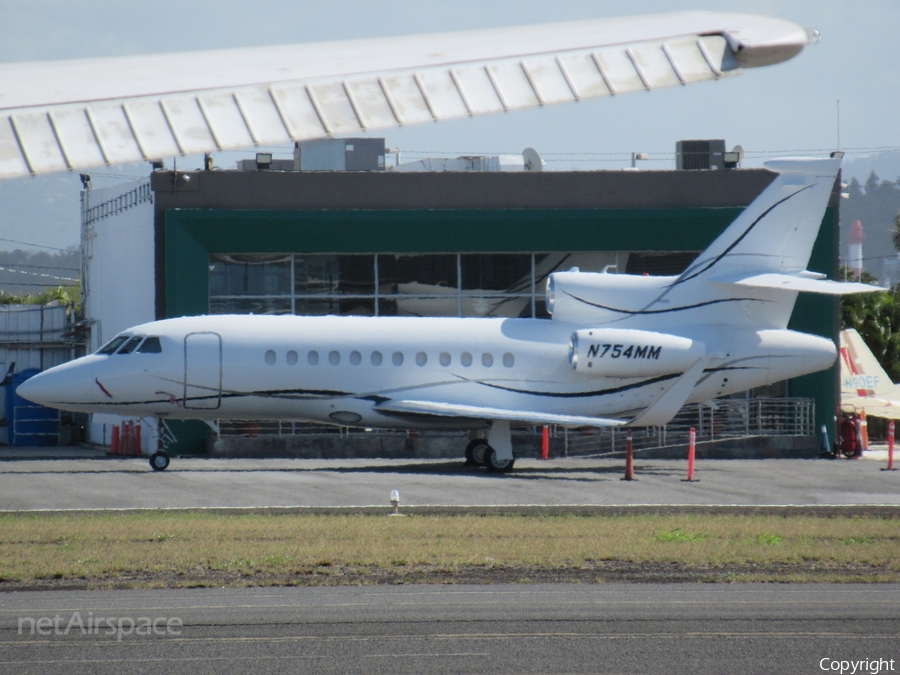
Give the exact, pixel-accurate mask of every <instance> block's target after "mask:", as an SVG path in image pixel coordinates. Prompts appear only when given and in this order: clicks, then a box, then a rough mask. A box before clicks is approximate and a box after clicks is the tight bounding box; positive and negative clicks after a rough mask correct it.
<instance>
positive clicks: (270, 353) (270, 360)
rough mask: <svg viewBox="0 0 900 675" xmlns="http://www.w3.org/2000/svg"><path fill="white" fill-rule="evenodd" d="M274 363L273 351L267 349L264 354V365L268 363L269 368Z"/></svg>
mask: <svg viewBox="0 0 900 675" xmlns="http://www.w3.org/2000/svg"><path fill="white" fill-rule="evenodd" d="M275 361H276V356H275V351H274V350H272V349H269V350H268V351H267V352H266V363H268V364H269V365H270V366H274V365H275Z"/></svg>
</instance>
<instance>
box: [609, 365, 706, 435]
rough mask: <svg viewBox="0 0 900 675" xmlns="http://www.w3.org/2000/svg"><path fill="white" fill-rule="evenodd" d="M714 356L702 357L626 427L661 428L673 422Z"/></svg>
mask: <svg viewBox="0 0 900 675" xmlns="http://www.w3.org/2000/svg"><path fill="white" fill-rule="evenodd" d="M712 358H713V357H712V356H710V355H709V354H705V355H703V356H702V357H700V358H699V359H698V360H697V361H696V362H695V363H694V365H693V366H691V367H690V368H688V369H687V370H686V371H684V373H683V374H682V375H681V377H679V378H678V379H677V380H675V384H673V385H672V386H671V387H669V390H668V391H666V392H665V393H664V394H663V395H662V396H660V397H659V398H658V399H657V400H656V402H655V403H653V404H652V405H650V406H649V407H648V408H646V409H645V410H644V411H643V412H641V413H640V414H639V415H638V416H637V417H635V418H634V419H633V420H631V421H630V422H629V423H628V424H626V425H625V426H627V427H661V426H664V425H666V424H668V423H669V422H671V421H672V418H673V417H675V415H676V414H677V413H678V411H679V410H681V406H683V405H684V402H685V401H686V400H687V397H688V396H690V395H691V392H692V391H693V390H694V385H696V384H697V381H698V380H699V379H700V378H701V377H702V376H703V370H704V369H705V368H706V366H707V364H708V363H709V362H710V361H711V360H712Z"/></svg>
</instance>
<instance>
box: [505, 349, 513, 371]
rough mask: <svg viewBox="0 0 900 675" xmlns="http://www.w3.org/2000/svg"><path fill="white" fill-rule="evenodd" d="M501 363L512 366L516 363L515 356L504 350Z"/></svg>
mask: <svg viewBox="0 0 900 675" xmlns="http://www.w3.org/2000/svg"><path fill="white" fill-rule="evenodd" d="M503 365H504V366H506V367H507V368H512V367H513V366H514V365H516V357H515V356H514V355H513V353H512V352H506V353H505V354H504V355H503Z"/></svg>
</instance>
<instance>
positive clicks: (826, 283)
mask: <svg viewBox="0 0 900 675" xmlns="http://www.w3.org/2000/svg"><path fill="white" fill-rule="evenodd" d="M817 276H819V275H814V274H813V273H810V272H801V273H799V274H778V273H775V272H771V273H767V274H754V275H753V276H749V277H742V278H734V279H721V278H720V279H714V280H713V281H715V282H716V283H720V284H733V285H736V286H751V287H753V288H771V289H776V290H782V291H800V292H803V293H822V294H824V295H847V294H850V293H874V292H876V291H877V292H881V293H883V292H884V291H885V289H884V288H881V287H880V286H872V285H870V284H861V283H857V282H849V281H848V282H841V281H831V280H829V279H822V278H816V277H817Z"/></svg>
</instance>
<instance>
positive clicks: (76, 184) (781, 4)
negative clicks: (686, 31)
mask: <svg viewBox="0 0 900 675" xmlns="http://www.w3.org/2000/svg"><path fill="white" fill-rule="evenodd" d="M688 9H707V10H719V11H738V12H747V13H755V14H765V15H770V16H777V17H781V18H785V19H789V20H792V21H794V22H796V23H798V24H800V25H801V26H804V27H805V28H809V29H816V30H818V31H819V33H820V34H821V40H820V42H819V43H818V44H815V45H810V46H808V47H807V48H806V49H805V50H804V51H803V52H802V53H801V54H800V55H799V56H797V57H795V58H794V59H791V60H790V61H788V62H786V63H783V64H780V65H777V66H772V67H767V68H759V69H752V70H748V71H746V72H745V73H744V74H743V75H741V76H739V77H734V78H726V79H724V80H721V81H718V82H709V83H702V84H697V85H693V86H689V87H674V88H669V89H662V90H657V91H654V92H651V93H643V92H642V93H634V94H628V95H625V96H619V97H615V98H605V99H599V100H593V101H583V102H579V103H577V104H572V105H561V106H548V107H545V108H539V109H535V110H527V111H521V112H514V113H508V114H498V115H489V116H484V117H477V118H471V119H464V120H456V121H451V122H443V123H440V124H427V125H421V126H414V127H405V128H403V129H398V130H388V131H382V132H377V133H376V134H374V135H378V136H384V137H385V138H386V141H387V144H388V146H392V147H400V148H401V149H402V150H403V154H404V159H405V160H410V159H415V158H419V157H423V156H456V155H461V154H494V153H510V154H512V153H520V152H521V151H522V149H523V148H525V147H528V146H531V147H534V148H536V149H537V150H538V151H539V152H540V153H541V154H542V156H543V157H544V159H545V160H546V161H547V169H549V170H554V169H556V170H565V169H598V168H599V169H619V168H623V167H625V166H628V165H630V153H631V152H646V153H648V154H649V156H650V160H649V161H647V162H642V166H644V167H645V168H650V169H671V168H674V155H675V143H676V141H678V140H679V139H690V138H724V139H725V140H726V144H727V145H728V147H729V148H730V147H731V146H733V145H735V144H740V145H742V146H743V148H744V149H745V151H746V155H745V161H744V166H759V165H760V164H761V163H762V162H763V161H764V160H765V159H768V158H770V157H775V156H786V155H797V154H804V155H812V156H824V155H826V154H827V153H828V152H829V151H831V150H834V149H836V148H837V146H838V143H839V142H840V146H841V148H842V149H843V150H845V151H846V152H847V159H848V160H857V161H856V162H855V164H854V166H857V165H860V162H859V160H860V159H861V158H866V157H869V156H872V155H875V154H877V153H878V152H880V151H883V150H886V149H888V150H900V122H898V119H900V116H898V112H897V111H898V110H900V66H898V65H897V64H898V63H900V59H898V57H897V52H896V36H897V35H900V3H898V2H897V0H858V1H857V2H852V3H851V2H846V1H844V0H831V1H823V0H630V1H629V2H627V3H625V2H612V1H611V0H593V1H590V2H588V1H586V0H553V2H548V1H547V0H544V1H541V2H539V1H537V0H490V1H488V2H485V1H484V0H477V1H476V0H455V1H454V2H446V1H444V2H433V1H431V0H415V1H413V0H391V1H390V2H373V1H369V2H366V1H363V0H329V2H327V3H323V2H316V3H312V2H308V1H306V0H264V1H262V2H260V1H259V0H253V1H252V2H251V1H248V0H215V1H214V0H179V1H178V2H175V1H174V0H154V2H153V3H138V2H134V1H133V0H132V1H128V0H82V1H81V2H72V1H71V0H28V1H27V2H25V1H23V0H0V16H2V17H3V21H2V22H0V62H5V61H30V60H43V59H63V58H77V57H95V56H115V55H125V54H140V53H153V52H160V51H190V50H195V49H215V48H226V47H241V46H255V45H264V44H286V43H294V42H313V41H319V40H337V39H352V38H362V37H382V36H390V35H402V34H413V33H420V32H435V31H446V30H465V29H473V28H490V27H499V26H507V25H518V24H529V23H544V22H552V21H567V20H577V19H589V18H590V19H593V18H602V17H612V16H622V15H626V14H645V13H659V12H668V11H677V10H688ZM0 87H2V83H0ZM838 101H840V104H839V105H838ZM838 108H839V109H840V124H838ZM273 150H274V151H275V152H276V156H278V153H279V152H284V155H283V156H285V157H286V156H288V154H289V149H288V148H284V147H282V148H277V147H276V148H273ZM251 154H252V151H247V152H229V153H220V154H219V155H218V156H217V158H216V159H217V164H218V165H220V166H225V167H230V166H233V161H234V160H236V159H238V158H239V157H247V156H251ZM191 162H193V164H191ZM864 164H865V163H864V162H862V164H861V165H864ZM194 165H197V166H199V160H198V159H197V158H189V159H186V160H180V161H179V167H185V168H195V166H194ZM148 172H149V165H147V164H146V163H143V164H133V165H126V166H120V167H108V168H103V169H98V170H95V171H91V175H92V176H93V182H94V185H95V186H102V185H109V184H112V183H114V182H118V181H124V180H128V179H129V178H132V179H133V178H138V177H141V176H146V175H147V173H148ZM885 177H887V178H893V177H894V176H885ZM863 178H864V176H863ZM80 188H81V184H80V181H79V179H78V176H77V175H73V174H59V175H50V176H42V177H39V178H23V179H16V180H9V181H3V182H0V249H13V248H17V247H20V246H19V244H17V243H14V242H27V243H30V244H36V245H39V246H43V247H50V248H67V247H71V246H77V245H78V238H79V229H80V226H79V191H80ZM23 248H24V247H23ZM28 250H42V249H40V248H36V247H28Z"/></svg>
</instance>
